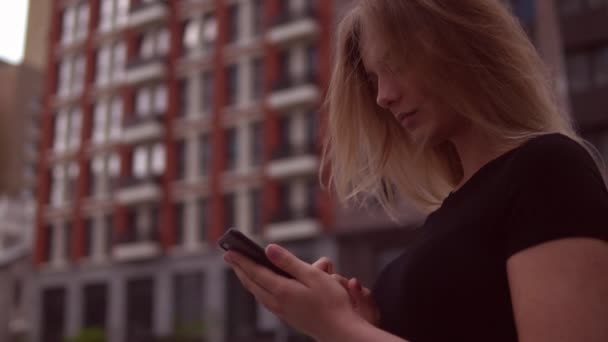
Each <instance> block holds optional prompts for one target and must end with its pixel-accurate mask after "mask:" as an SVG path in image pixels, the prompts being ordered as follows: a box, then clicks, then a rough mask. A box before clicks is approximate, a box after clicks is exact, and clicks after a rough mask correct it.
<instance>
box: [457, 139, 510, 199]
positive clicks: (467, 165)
mask: <svg viewBox="0 0 608 342" xmlns="http://www.w3.org/2000/svg"><path fill="white" fill-rule="evenodd" d="M450 141H451V142H452V143H453V144H454V147H455V148H456V152H457V155H458V158H459V159H460V164H461V166H462V173H463V176H462V179H461V180H460V182H459V183H458V185H457V186H456V188H455V189H456V190H457V189H459V188H460V187H461V186H462V185H463V184H464V183H466V182H467V181H468V180H469V179H470V178H471V177H472V176H473V175H474V174H475V173H476V172H477V171H479V169H481V168H482V167H483V166H484V165H486V164H487V163H488V162H490V161H492V160H494V159H496V158H498V157H499V156H501V155H502V154H503V153H505V152H507V151H508V150H510V148H509V147H506V146H505V144H504V143H503V142H501V141H500V140H499V139H497V138H496V137H492V136H490V135H488V134H484V133H482V132H481V131H480V130H478V129H474V128H473V127H470V128H469V129H467V130H466V131H464V132H463V133H462V134H458V135H455V136H453V137H452V138H451V139H450ZM511 148H512V147H511Z"/></svg>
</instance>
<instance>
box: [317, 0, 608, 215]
mask: <svg viewBox="0 0 608 342" xmlns="http://www.w3.org/2000/svg"><path fill="white" fill-rule="evenodd" d="M366 28H373V33H371V34H373V38H372V39H374V40H379V41H382V43H383V44H384V46H390V47H391V51H390V56H391V57H390V58H391V60H392V62H395V61H396V63H400V64H403V65H404V66H406V67H407V68H408V69H409V70H415V73H416V75H418V76H419V77H418V78H417V81H418V83H419V84H418V85H419V86H421V87H423V89H425V90H426V92H427V93H430V94H431V96H432V99H433V101H435V102H436V103H438V104H439V106H440V108H442V110H449V111H452V112H454V113H457V114H458V115H460V116H462V117H463V118H464V119H466V120H468V121H469V122H470V123H472V124H473V125H476V126H477V127H479V128H480V129H481V130H483V131H484V132H486V133H487V134H489V135H491V136H493V137H497V138H499V139H500V141H501V142H502V143H503V145H504V146H503V147H504V148H505V150H506V149H508V148H512V147H515V146H518V145H520V144H522V143H523V142H525V141H526V140H528V139H530V138H533V137H535V136H539V135H543V134H546V133H555V132H558V133H562V134H564V135H566V136H568V137H570V138H572V139H574V140H575V141H577V142H579V143H580V144H581V145H583V146H584V147H585V148H587V150H588V151H589V152H590V153H591V155H592V156H593V157H594V159H595V160H596V161H597V162H598V164H600V165H603V164H602V162H601V157H600V155H599V153H598V152H597V150H595V149H594V148H593V147H592V145H591V144H589V143H588V142H586V141H585V140H584V139H582V138H581V137H580V136H579V135H578V134H577V133H576V131H575V129H574V127H573V124H572V122H571V121H570V119H569V115H567V113H564V112H562V111H561V109H560V107H559V105H558V101H557V99H556V94H555V91H554V87H553V85H552V83H551V78H550V76H549V72H548V70H547V67H546V66H545V64H544V63H543V61H542V60H541V58H540V57H539V55H538V53H537V51H536V49H535V47H534V46H533V45H532V43H531V42H530V40H529V38H528V36H527V35H526V33H525V31H524V30H523V29H522V27H521V25H520V24H519V22H518V20H517V19H516V18H515V17H514V16H513V15H512V14H511V13H510V11H509V10H508V9H507V8H506V7H505V5H504V4H503V3H502V2H500V1H498V0H458V1H454V0H361V1H358V2H357V3H356V4H355V5H354V7H352V9H350V10H349V12H348V13H347V14H346V15H345V16H344V17H343V19H342V20H341V22H340V24H339V26H338V30H337V37H336V40H337V41H336V43H337V46H336V49H335V56H334V63H335V64H334V69H333V72H332V75H331V81H330V86H329V89H328V95H327V99H326V104H325V105H326V107H327V109H328V113H329V115H328V118H327V120H328V121H327V125H326V132H325V141H324V147H323V154H322V158H321V172H320V177H321V182H322V185H323V186H324V187H325V188H327V187H329V188H331V187H332V186H333V188H334V189H335V191H336V194H337V196H338V199H339V200H340V201H341V202H343V203H345V204H352V203H353V202H354V203H359V204H364V203H367V198H368V197H370V196H371V197H372V198H375V200H376V201H377V202H379V203H380V204H381V205H382V207H383V208H384V209H385V210H386V212H387V213H388V214H389V216H390V217H392V218H395V217H396V215H395V214H396V211H395V204H396V199H398V198H401V197H402V196H405V197H407V198H409V199H410V200H411V201H412V202H413V204H415V205H416V206H417V207H418V208H419V209H421V210H422V211H425V212H430V211H432V210H434V209H436V208H438V207H439V206H440V205H441V203H442V202H443V200H444V199H445V197H446V196H447V195H448V194H449V192H450V191H452V190H454V188H455V187H456V186H457V184H459V183H460V182H461V181H462V179H463V171H462V166H461V165H460V160H459V158H458V155H457V152H456V149H455V147H454V146H453V144H452V143H450V142H448V141H446V142H443V143H440V144H435V145H431V144H422V145H421V144H414V143H413V141H412V139H411V138H410V137H409V136H408V134H407V132H406V131H405V130H404V129H403V128H402V127H401V126H400V124H399V123H398V122H397V121H396V119H395V118H394V116H393V115H391V114H390V112H388V111H386V110H384V109H382V108H381V107H379V106H378V105H377V104H376V101H375V91H374V89H373V87H371V86H370V84H369V82H368V80H367V76H366V71H365V69H364V66H363V63H362V60H361V46H360V42H361V33H362V30H363V29H366ZM367 32H368V31H366V34H367ZM421 146H422V147H421ZM327 168H329V170H328V169H327ZM324 171H329V173H328V174H329V177H328V178H325V177H324V176H323V175H327V173H325V172H324ZM323 179H325V180H326V181H327V183H324V182H323Z"/></svg>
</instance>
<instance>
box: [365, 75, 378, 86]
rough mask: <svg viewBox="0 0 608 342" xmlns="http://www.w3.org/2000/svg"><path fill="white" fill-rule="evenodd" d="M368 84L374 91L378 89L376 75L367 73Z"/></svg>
mask: <svg viewBox="0 0 608 342" xmlns="http://www.w3.org/2000/svg"><path fill="white" fill-rule="evenodd" d="M365 76H366V79H367V82H368V83H369V85H370V86H371V87H372V88H373V89H377V88H378V77H377V76H376V75H374V74H370V73H367V74H366V75H365Z"/></svg>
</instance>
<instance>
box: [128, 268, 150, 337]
mask: <svg viewBox="0 0 608 342" xmlns="http://www.w3.org/2000/svg"><path fill="white" fill-rule="evenodd" d="M126 304H127V310H126V311H127V312H126V316H127V317H126V318H127V322H126V326H127V341H149V340H151V339H152V336H153V335H152V334H153V331H152V327H153V325H152V324H153V313H154V280H153V279H152V278H138V279H132V280H129V281H128V282H127V303H126Z"/></svg>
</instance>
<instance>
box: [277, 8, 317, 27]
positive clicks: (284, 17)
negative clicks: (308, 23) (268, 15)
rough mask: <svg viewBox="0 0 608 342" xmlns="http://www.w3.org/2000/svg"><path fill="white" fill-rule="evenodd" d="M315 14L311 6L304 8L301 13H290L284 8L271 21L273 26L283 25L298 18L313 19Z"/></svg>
mask: <svg viewBox="0 0 608 342" xmlns="http://www.w3.org/2000/svg"><path fill="white" fill-rule="evenodd" d="M316 15H317V13H316V11H315V9H314V8H313V7H311V6H308V7H306V9H305V10H304V11H303V12H301V13H291V12H290V11H288V10H284V11H282V12H281V13H279V14H278V15H277V16H276V17H275V18H274V20H273V21H272V26H273V27H274V26H280V25H284V24H287V23H289V22H291V21H295V20H299V19H308V18H310V19H314V18H316Z"/></svg>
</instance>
